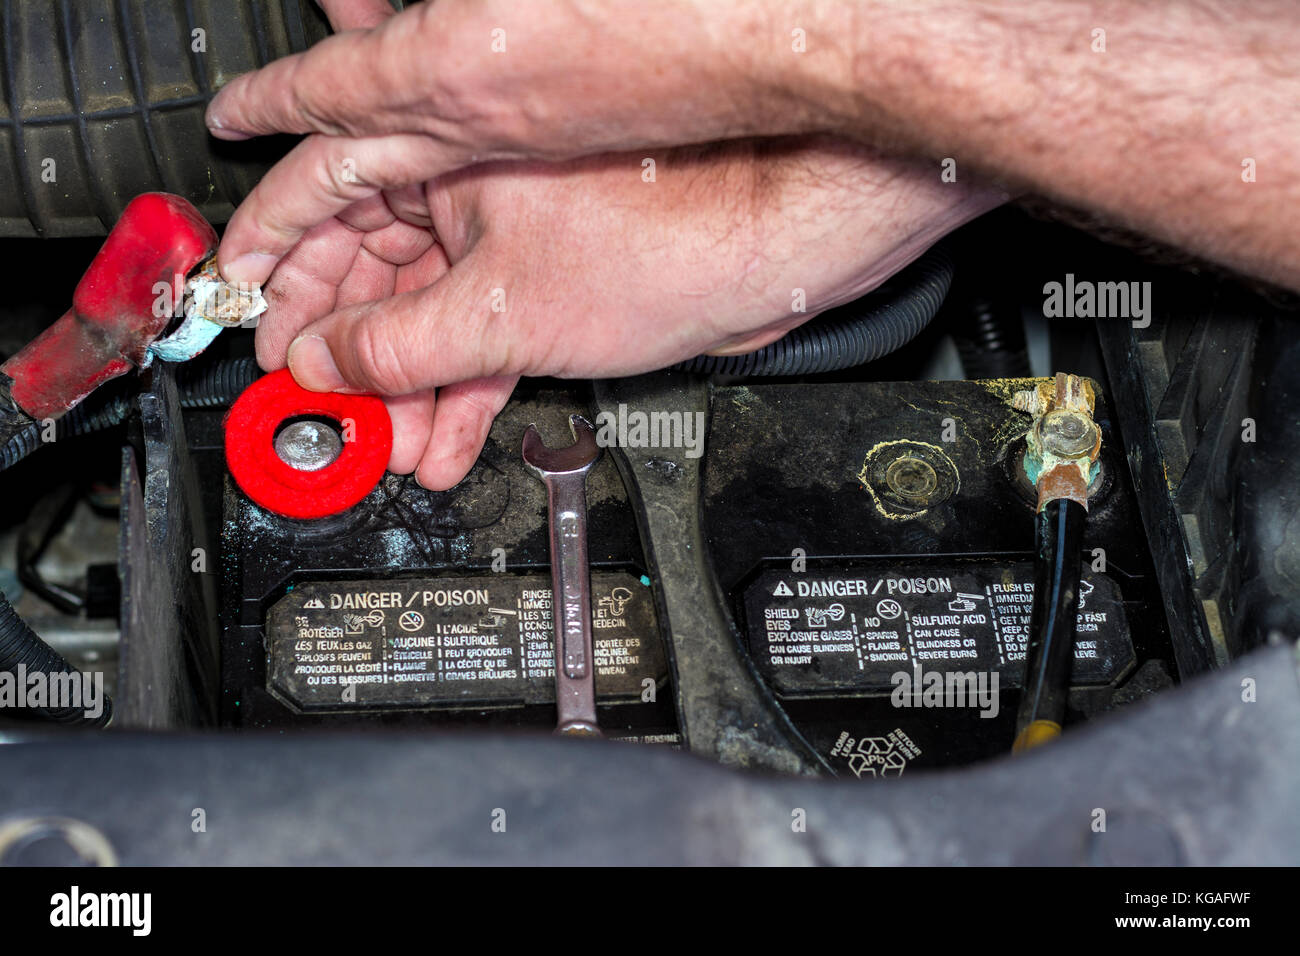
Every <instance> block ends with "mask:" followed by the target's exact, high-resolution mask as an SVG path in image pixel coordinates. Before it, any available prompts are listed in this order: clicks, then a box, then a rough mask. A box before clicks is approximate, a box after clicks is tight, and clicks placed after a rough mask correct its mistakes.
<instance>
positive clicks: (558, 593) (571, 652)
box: [523, 415, 601, 736]
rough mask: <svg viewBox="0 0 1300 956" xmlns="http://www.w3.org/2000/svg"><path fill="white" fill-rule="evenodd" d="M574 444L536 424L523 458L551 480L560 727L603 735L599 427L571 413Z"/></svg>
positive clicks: (562, 730)
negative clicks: (595, 547)
mask: <svg viewBox="0 0 1300 956" xmlns="http://www.w3.org/2000/svg"><path fill="white" fill-rule="evenodd" d="M569 428H570V430H571V431H572V432H573V439H574V440H573V444H572V445H569V446H567V447H565V448H548V447H547V446H546V444H545V443H544V442H543V441H542V436H541V435H540V434H538V431H537V428H536V426H535V425H529V426H528V429H527V430H526V431H525V432H524V446H523V459H524V464H525V465H526V466H527V467H528V470H529V471H531V472H532V473H533V474H534V475H536V476H537V477H538V478H539V479H541V481H542V482H543V483H544V484H545V485H546V500H547V506H548V509H549V512H550V518H549V525H550V535H551V592H552V595H553V600H552V602H551V615H552V617H553V618H554V623H555V699H556V709H557V711H558V720H557V722H556V731H557V732H558V733H561V734H573V735H582V736H599V734H600V729H599V728H598V727H597V725H596V682H595V648H594V639H593V636H592V628H591V565H590V563H589V561H588V559H587V472H588V471H590V470H591V468H592V466H593V465H595V464H596V462H597V461H598V460H599V459H600V455H601V448H600V446H599V445H597V444H596V431H595V429H593V428H592V427H591V423H590V422H588V421H587V420H586V419H585V418H583V417H582V416H580V415H571V416H570V417H569Z"/></svg>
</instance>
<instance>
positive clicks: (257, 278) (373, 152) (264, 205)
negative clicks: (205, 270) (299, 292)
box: [217, 136, 439, 285]
mask: <svg viewBox="0 0 1300 956" xmlns="http://www.w3.org/2000/svg"><path fill="white" fill-rule="evenodd" d="M438 171H439V170H438V169H437V166H436V163H435V162H434V150H433V149H432V147H431V145H430V142H429V141H428V140H426V139H425V138H424V137H420V136H388V137H377V138H373V139H351V138H348V137H331V136H309V137H308V138H307V139H305V140H303V141H302V142H301V143H299V144H298V145H297V146H295V147H294V148H293V149H292V150H290V152H289V154H288V155H287V156H285V157H284V159H282V160H280V162H279V163H277V164H276V165H275V166H274V167H272V168H271V170H270V171H269V172H268V173H267V174H266V175H265V176H263V177H262V179H261V181H260V182H259V183H258V184H257V186H256V187H254V189H253V191H252V192H251V193H249V195H248V197H247V198H246V199H245V200H244V201H243V203H241V204H240V206H239V208H238V209H237V210H235V214H234V216H232V217H231V219H230V223H229V224H228V225H227V226H226V231H225V234H224V235H223V236H222V239H221V249H220V251H219V253H218V256H217V263H218V265H219V267H220V269H221V274H222V275H223V276H224V277H225V279H226V280H227V281H229V282H247V283H251V284H254V285H260V284H262V283H264V282H265V281H266V279H267V276H269V275H270V274H271V272H272V270H274V268H275V266H276V264H277V263H278V262H279V260H280V259H281V258H282V257H283V256H284V255H285V254H287V253H288V252H289V250H290V249H292V248H293V247H294V246H295V245H296V244H297V242H298V240H299V239H301V238H302V236H303V235H304V234H305V233H306V232H307V231H308V230H310V229H312V228H314V227H316V226H318V225H319V224H321V223H323V222H325V221H327V220H328V219H330V218H332V217H334V216H337V215H340V214H342V213H344V212H345V211H347V210H349V209H351V208H352V207H354V206H356V205H357V204H360V203H363V202H367V201H372V200H373V199H374V198H375V197H377V196H378V194H379V193H380V192H381V191H383V190H385V189H401V187H404V186H409V185H411V184H413V183H421V182H424V181H425V180H427V179H430V178H432V177H433V176H435V175H437V173H438Z"/></svg>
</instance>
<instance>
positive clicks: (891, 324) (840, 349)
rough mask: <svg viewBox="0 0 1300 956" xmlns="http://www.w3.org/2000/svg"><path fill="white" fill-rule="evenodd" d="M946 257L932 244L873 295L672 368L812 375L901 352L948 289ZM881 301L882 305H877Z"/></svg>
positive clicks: (950, 270)
mask: <svg viewBox="0 0 1300 956" xmlns="http://www.w3.org/2000/svg"><path fill="white" fill-rule="evenodd" d="M952 276H953V264H952V258H951V256H949V254H948V252H947V251H946V250H945V249H944V248H943V247H942V246H934V247H932V248H931V249H930V250H929V251H928V252H926V253H925V254H924V255H923V256H921V258H920V259H918V260H916V262H914V263H912V264H911V265H910V266H908V267H907V268H906V269H904V270H903V271H902V272H900V273H899V274H898V275H897V276H895V277H894V278H893V279H891V280H890V283H889V286H890V288H891V289H893V290H896V291H893V292H891V293H890V294H888V295H887V296H882V294H881V293H880V292H879V291H877V292H873V293H872V294H870V295H867V296H863V297H862V298H861V299H858V300H856V301H854V302H850V303H849V304H848V305H844V306H840V307H839V308H836V309H832V310H830V311H829V312H826V313H824V314H823V315H821V316H819V317H818V318H816V319H813V320H812V321H811V322H808V323H807V324H806V325H801V326H799V327H798V328H797V329H793V330H792V331H791V332H790V333H789V334H788V335H786V336H785V337H784V338H781V339H778V340H777V341H775V342H773V343H772V344H770V345H765V346H764V347H763V348H761V349H759V350H758V351H756V352H749V353H747V354H745V355H700V356H697V357H696V358H693V359H691V360H689V361H686V362H681V363H679V364H678V365H675V366H673V367H674V368H676V369H678V370H681V371H686V372H705V373H710V374H720V375H736V376H750V375H815V374H817V373H818V372H833V371H837V370H839V369H846V368H853V367H854V366H857V365H863V364H865V363H867V362H872V361H875V360H876V359H878V358H882V357H883V356H886V355H888V354H889V353H890V352H893V351H895V350H897V349H899V348H902V347H903V346H904V345H906V344H907V343H908V342H910V341H911V340H912V339H913V338H915V337H916V336H917V335H918V334H919V333H920V332H921V330H922V329H924V328H925V327H926V326H927V325H929V324H930V320H931V319H933V318H934V316H935V313H936V312H938V311H939V307H940V306H941V305H943V300H944V297H945V296H947V294H948V289H949V287H950V286H951V285H952ZM882 298H883V301H881V300H882Z"/></svg>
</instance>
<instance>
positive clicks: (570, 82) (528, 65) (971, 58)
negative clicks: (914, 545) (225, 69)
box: [208, 0, 1300, 289]
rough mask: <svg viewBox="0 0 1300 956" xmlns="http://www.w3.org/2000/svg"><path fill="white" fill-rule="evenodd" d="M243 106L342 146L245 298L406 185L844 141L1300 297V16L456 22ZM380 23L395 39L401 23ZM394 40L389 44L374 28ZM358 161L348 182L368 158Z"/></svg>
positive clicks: (278, 208) (599, 0) (522, 15)
mask: <svg viewBox="0 0 1300 956" xmlns="http://www.w3.org/2000/svg"><path fill="white" fill-rule="evenodd" d="M325 6H326V7H327V9H330V10H331V12H332V11H333V10H334V9H336V8H342V7H347V8H349V9H350V10H364V17H362V18H359V19H358V20H354V21H353V22H351V23H349V24H348V25H349V26H351V25H356V24H357V23H361V24H362V25H365V26H368V27H370V29H366V30H360V31H354V32H352V33H347V34H344V35H341V36H337V37H333V38H330V39H328V40H326V41H325V42H323V43H321V44H319V45H318V46H317V47H315V48H313V49H312V50H309V51H308V52H306V53H304V54H301V55H298V56H294V57H289V58H286V59H284V60H281V61H278V62H276V63H273V64H271V65H269V66H267V67H266V68H264V69H262V70H259V71H258V72H256V73H254V74H251V75H249V76H245V77H240V78H238V79H236V80H235V81H233V82H232V83H230V84H229V86H227V87H226V89H224V90H222V92H221V93H220V94H219V95H218V96H217V98H216V100H215V101H214V102H213V103H212V105H211V107H210V109H209V113H208V120H209V125H210V127H211V128H212V129H213V132H214V134H215V135H217V136H224V137H227V138H242V137H247V136H250V135H260V134H263V133H268V132H272V131H287V132H324V133H329V134H334V135H331V136H328V137H312V138H309V139H308V140H306V141H305V142H304V143H303V144H302V145H300V146H299V147H298V148H297V149H295V150H294V151H293V152H292V153H291V154H290V155H289V156H288V157H286V158H285V159H284V160H283V161H282V162H281V163H280V164H279V165H278V166H277V167H276V168H275V169H274V170H272V171H271V173H270V174H268V176H267V177H266V178H265V179H264V180H263V182H262V184H261V185H260V186H259V187H258V189H257V190H255V191H254V193H253V194H252V195H251V196H250V197H249V198H248V200H247V201H246V202H245V203H244V204H243V206H241V208H240V209H239V211H238V212H237V213H236V215H235V217H234V219H232V221H231V223H230V227H229V231H228V233H227V235H226V238H225V241H224V242H223V245H222V258H221V266H222V270H223V272H224V273H225V274H226V277H227V278H228V279H232V280H244V281H253V282H260V281H262V280H264V279H265V278H266V276H267V275H268V274H269V273H270V271H271V269H272V268H273V266H274V264H275V262H276V261H277V260H278V259H279V257H280V256H282V255H283V254H284V253H285V252H287V251H288V250H289V249H290V248H292V246H293V245H294V243H295V242H296V241H297V239H298V238H299V236H300V235H301V234H302V233H303V232H304V231H305V230H306V229H308V228H310V227H311V226H313V225H316V224H318V223H320V222H323V221H325V220H326V219H328V218H329V217H330V216H331V215H334V214H336V213H337V212H339V211H341V210H342V209H345V208H347V206H349V205H350V204H351V203H353V202H355V201H357V200H360V199H364V198H365V197H367V196H369V195H372V194H374V193H376V192H378V191H380V190H381V189H383V188H388V187H394V186H399V185H404V184H406V183H413V182H422V181H425V180H427V179H429V178H432V177H435V176H438V175H441V174H443V173H445V172H447V171H449V170H453V169H457V168H461V167H464V166H469V165H472V164H474V163H476V162H481V161H484V160H490V159H543V160H557V159H564V158H572V157H575V156H578V155H584V154H595V153H601V152H611V151H628V150H648V149H651V148H656V147H669V146H673V145H676V144H680V143H692V142H706V141H711V140H717V139H723V138H729V137H742V136H762V135H788V134H804V133H830V134H832V135H838V136H841V137H846V138H850V139H856V140H858V141H861V142H867V143H871V144H874V145H876V146H878V147H883V148H888V149H890V150H893V151H897V150H898V149H899V148H900V147H901V148H906V149H908V150H911V151H914V152H916V153H919V154H922V155H925V156H927V157H928V158H929V159H930V160H931V162H932V163H933V168H934V169H936V170H937V169H938V167H939V163H940V162H941V161H942V160H944V159H949V160H953V161H955V162H956V164H957V165H956V168H957V169H958V171H959V173H958V174H959V178H969V177H971V176H975V175H981V174H982V175H985V176H991V177H996V178H998V180H999V181H1002V182H1005V183H1008V184H1010V188H1012V189H1013V190H1014V191H1024V190H1029V191H1035V192H1038V193H1041V194H1043V195H1045V196H1048V197H1050V198H1053V199H1056V200H1058V201H1061V202H1064V203H1067V204H1071V205H1075V206H1082V207H1085V208H1088V209H1090V210H1093V211H1095V212H1099V213H1101V214H1102V216H1104V217H1106V218H1109V219H1111V220H1112V221H1114V222H1117V223H1120V224H1123V225H1126V226H1128V227H1130V228H1132V229H1136V230H1138V231H1142V232H1145V233H1147V234H1149V235H1152V236H1154V237H1156V238H1158V239H1162V240H1164V241H1166V242H1170V243H1173V244H1175V245H1179V246H1182V247H1184V248H1186V249H1188V250H1190V251H1192V252H1194V253H1197V254H1199V255H1202V256H1205V257H1207V258H1210V259H1214V260H1217V261H1219V262H1222V263H1225V264H1227V265H1229V266H1233V267H1235V268H1238V269H1241V270H1243V271H1245V272H1249V273H1251V274H1254V275H1258V276H1261V277H1263V278H1266V279H1270V280H1272V281H1275V282H1281V283H1285V284H1287V285H1289V286H1291V287H1292V288H1297V289H1300V233H1297V231H1296V230H1295V229H1294V228H1293V226H1292V223H1291V218H1290V217H1291V212H1292V210H1294V209H1295V208H1296V206H1297V204H1300V176H1297V175H1296V163H1295V161H1294V157H1295V156H1296V155H1297V153H1300V116H1297V113H1296V110H1295V108H1294V104H1295V103H1296V102H1297V100H1300V67H1298V66H1297V62H1298V61H1297V57H1296V50H1297V49H1300V5H1297V4H1296V3H1295V2H1294V0H1200V2H1197V3H1187V2H1186V0H1145V2H1136V0H963V2H961V3H953V2H951V0H905V2H888V3H885V2H881V3H871V4H864V3H860V2H855V0H657V2H654V3H646V2H643V0H567V2H547V3H539V2H537V0H436V2H426V3H422V4H419V5H417V6H414V7H412V8H411V9H409V10H407V11H406V12H404V13H402V14H400V15H398V16H396V17H392V18H387V17H384V16H383V15H382V14H383V9H382V7H383V6H386V5H385V4H383V0H350V2H348V0H332V2H327V3H325ZM381 21H382V22H381ZM374 23H381V25H379V26H377V27H376V26H372V24H374ZM347 160H351V165H350V166H348V165H347V163H346V161H347ZM345 168H347V169H350V170H351V172H352V174H353V177H352V178H346V177H344V176H343V175H342V173H341V170H343V169H345Z"/></svg>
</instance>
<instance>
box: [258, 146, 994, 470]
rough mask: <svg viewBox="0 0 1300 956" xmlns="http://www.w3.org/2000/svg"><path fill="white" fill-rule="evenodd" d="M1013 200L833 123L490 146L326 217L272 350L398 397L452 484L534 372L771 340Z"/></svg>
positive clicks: (270, 330)
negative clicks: (450, 167)
mask: <svg viewBox="0 0 1300 956" xmlns="http://www.w3.org/2000/svg"><path fill="white" fill-rule="evenodd" d="M644 158H650V159H653V160H654V164H653V167H651V166H649V165H646V164H644V162H643V160H644ZM651 172H653V176H651ZM1003 198H1004V197H1003V196H1002V195H1001V194H1000V193H998V192H996V191H992V190H987V189H978V188H972V187H969V186H966V185H958V184H951V183H949V184H944V183H942V182H940V180H939V177H938V176H937V175H936V174H935V173H934V170H933V169H931V168H929V166H928V165H924V166H922V167H920V168H917V167H916V166H914V165H912V164H910V163H907V162H904V161H899V160H886V159H882V158H880V157H879V156H877V155H875V154H874V153H873V152H872V151H870V150H867V149H864V148H862V147H857V146H851V145H847V144H843V143H838V142H834V141H829V140H821V139H813V140H807V139H805V140H799V141H767V142H753V141H739V142H733V143H728V144H722V145H717V146H709V147H687V148H681V149H677V150H671V151H666V152H657V153H654V154H653V155H652V156H650V157H643V156H642V155H641V154H639V153H638V154H631V155H629V154H615V155H607V156H599V157H593V158H589V159H585V160H581V161H576V162H571V163H565V164H560V165H553V164H538V163H534V164H526V163H510V162H507V163H495V164H487V165H483V166H478V167H474V168H472V169H470V170H467V171H465V172H462V173H458V174H455V175H453V176H446V177H442V178H441V179H438V180H434V181H432V182H428V183H423V184H420V185H416V186H412V187H408V188H405V189H400V190H393V191H389V192H386V193H385V194H382V195H376V196H374V197H371V198H370V199H366V200H363V201H361V202H358V203H355V204H354V205H353V206H351V207H349V208H348V209H346V210H344V211H343V212H341V213H340V214H339V215H338V216H336V217H333V218H331V219H330V220H329V221H328V222H326V223H324V224H322V225H320V226H317V227H315V228H314V229H312V230H311V231H310V232H309V233H308V234H307V235H306V237H305V238H304V239H303V240H302V241H301V242H300V243H299V244H298V245H297V246H296V247H295V248H294V250H293V251H292V252H291V253H290V254H289V255H288V256H287V257H286V258H285V259H284V261H283V262H282V263H281V264H280V266H279V268H278V269H277V270H276V272H275V274H274V276H273V277H272V279H271V282H270V284H269V286H268V290H267V291H268V296H269V298H270V302H271V308H270V311H269V312H268V315H267V317H266V319H265V320H264V321H263V323H262V325H261V326H260V327H259V328H258V331H257V346H258V358H259V360H260V361H261V363H262V365H263V366H264V367H266V368H268V369H273V368H279V367H283V365H284V364H285V363H286V361H287V363H288V365H289V367H290V368H291V369H292V371H293V373H294V376H295V378H296V379H297V380H298V381H299V382H300V383H302V384H303V385H305V386H306V387H308V388H312V389H316V390H322V391H323V390H331V389H338V388H357V389H362V390H365V391H372V392H378V393H381V394H384V395H388V396H396V397H393V398H390V399H389V408H390V411H391V413H392V416H393V425H394V447H393V457H392V461H391V463H390V468H391V470H393V471H395V472H410V471H412V470H415V473H416V477H417V479H418V480H419V481H420V483H421V484H423V485H424V486H425V487H428V488H432V489H443V488H448V487H450V486H451V485H453V484H455V483H456V482H457V481H459V480H460V479H461V478H462V477H464V475H465V473H466V472H467V471H468V470H469V468H470V467H471V466H472V465H473V463H474V461H475V459H476V458H477V456H478V453H479V450H480V449H481V447H482V443H483V441H484V439H485V438H486V436H487V432H488V429H489V428H490V426H491V424H492V419H493V418H494V417H495V415H496V413H497V412H498V411H500V409H501V407H502V406H503V405H504V403H505V401H506V399H507V398H508V397H509V394H510V391H511V389H512V388H513V386H514V383H515V381H516V379H517V377H518V376H519V375H521V374H529V375H560V376H606V375H623V374H630V373H634V372H642V371H647V370H650V369H654V368H659V367H662V366H664V365H668V364H671V363H672V362H675V361H679V360H681V359H685V358H689V357H691V356H694V355H697V354H699V353H701V352H705V351H733V352H743V351H750V350H752V349H756V348H759V347H761V346H762V345H765V344H766V343H768V342H770V341H773V340H775V339H777V338H779V337H780V336H781V335H783V334H784V333H785V332H786V331H788V330H789V329H790V328H793V327H794V326H796V325H798V324H800V323H801V322H803V321H804V320H806V319H807V318H808V317H809V316H811V315H813V314H815V313H817V312H819V311H822V310H824V309H827V308H830V307H832V306H834V305H838V304H841V303H843V302H847V301H850V300H852V299H854V298H856V297H858V296H859V295H862V294H864V293H865V292H867V291H869V290H870V289H871V288H873V287H875V286H876V285H878V284H880V283H881V282H883V281H884V280H885V279H886V278H888V277H889V276H890V275H891V274H893V273H894V272H896V271H897V270H898V269H900V268H902V267H903V266H904V265H906V264H907V263H908V262H909V261H911V260H912V259H914V258H915V257H916V256H918V255H919V254H920V253H921V252H923V251H924V250H925V249H926V248H927V247H928V246H929V245H930V244H932V243H933V242H934V241H935V240H936V239H938V238H939V237H940V236H942V235H943V234H945V233H946V232H948V231H949V230H951V229H953V228H955V227H956V226H957V225H960V224H961V223H962V222H965V221H966V220H968V219H970V218H973V217H974V216H976V215H978V214H980V213H981V212H984V211H985V210H987V209H989V208H991V207H993V206H995V205H997V204H998V203H999V202H1001V201H1002V200H1003ZM797 290H802V295H803V296H805V297H806V311H800V312H796V311H793V309H792V306H793V304H794V301H795V296H796V294H797ZM439 386H442V387H439ZM435 389H436V391H435Z"/></svg>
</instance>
